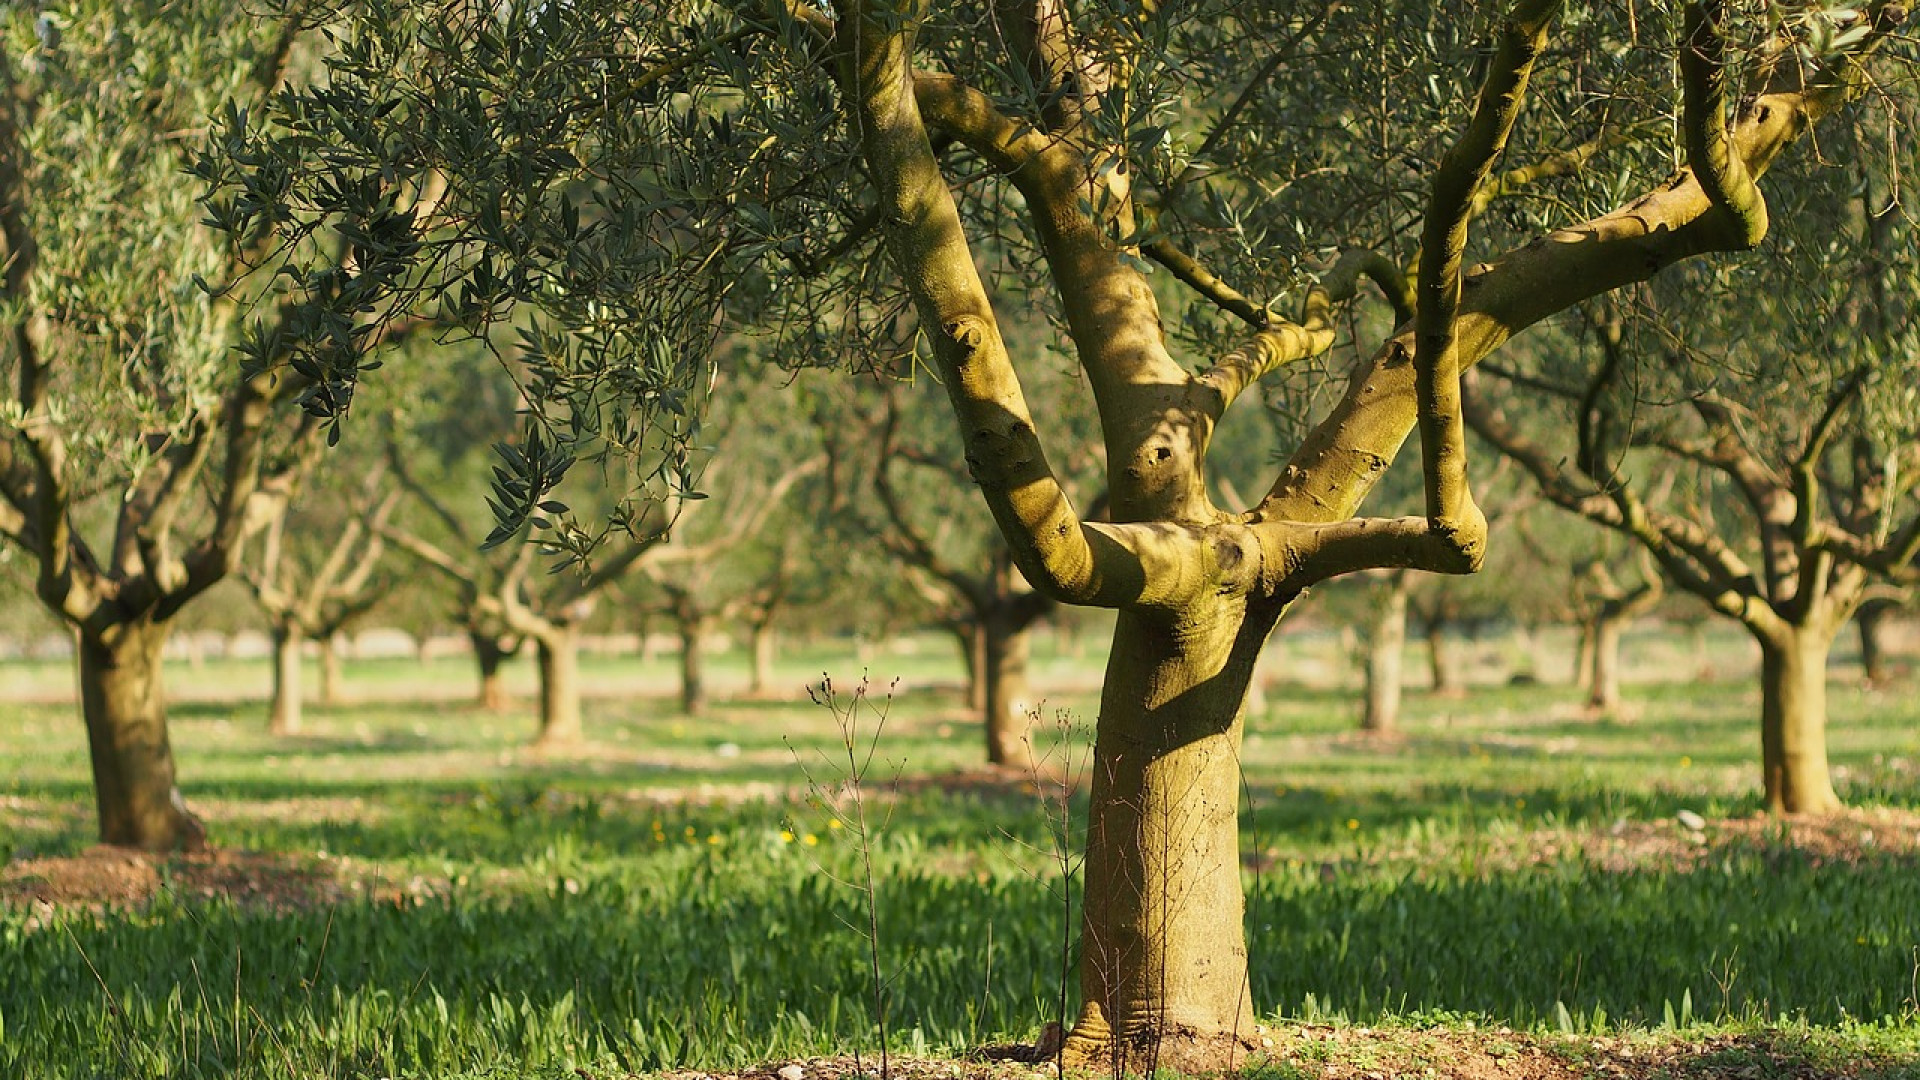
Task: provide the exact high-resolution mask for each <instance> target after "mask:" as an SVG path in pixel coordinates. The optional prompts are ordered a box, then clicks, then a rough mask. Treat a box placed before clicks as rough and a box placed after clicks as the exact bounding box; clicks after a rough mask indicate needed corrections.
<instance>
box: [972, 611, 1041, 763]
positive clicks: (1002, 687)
mask: <svg viewBox="0 0 1920 1080" xmlns="http://www.w3.org/2000/svg"><path fill="white" fill-rule="evenodd" d="M980 626H981V629H982V632H981V633H980V634H979V635H978V637H979V638H980V639H981V640H982V641H983V643H984V650H983V651H984V653H985V655H984V657H983V658H982V666H983V668H984V672H985V678H984V679H983V680H982V681H983V682H984V683H985V684H986V699H987V700H986V709H985V710H984V714H985V716H986V727H987V763H988V764H989V765H996V766H1025V765H1026V764H1027V763H1028V762H1029V761H1030V760H1031V758H1032V755H1031V752H1030V750H1029V748H1028V746H1027V724H1028V720H1029V719H1030V717H1029V716H1028V714H1027V708H1026V706H1027V659H1028V657H1029V655H1030V654H1031V652H1032V639H1031V637H1030V636H1029V634H1028V631H1027V628H1026V627H1024V626H1018V627H1016V626H1007V625H1004V624H1002V623H1000V622H997V621H995V620H991V619H989V620H985V621H983V622H982V623H981V624H980Z"/></svg>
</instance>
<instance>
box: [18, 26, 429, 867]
mask: <svg viewBox="0 0 1920 1080" xmlns="http://www.w3.org/2000/svg"><path fill="white" fill-rule="evenodd" d="M36 11H39V8H38V6H37V5H14V6H10V7H8V8H7V9H6V11H5V12H4V13H0V266H3V267H4V273H3V274H0V374H4V378H5V383H6V386H7V394H6V396H5V398H4V399H3V400H0V543H5V544H7V545H10V546H11V547H12V548H13V549H14V550H15V551H16V552H17V553H19V554H20V555H22V556H24V561H25V562H26V563H27V565H28V568H29V570H30V573H31V575H32V577H33V579H34V593H35V595H36V596H37V597H38V599H39V602H40V603H41V604H43V605H45V607H46V608H47V610H48V611H50V612H52V613H53V614H54V615H55V616H56V617H57V618H59V619H60V620H61V621H62V622H64V623H65V624H66V626H67V627H69V628H70V629H71V630H72V631H73V633H74V635H75V641H76V646H77V662H78V668H79V678H78V682H79V688H80V706H81V713H82V717H83V719H84V721H85V726H86V732H87V743H88V749H89V753H90V758H91V763H92V769H93V781H94V793H95V798H96V802H97V805H98V810H99V823H100V838H101V839H102V840H104V841H106V842H107V843H110V844H122V845H129V846H135V847H143V848H154V849H170V848H181V847H195V846H198V845H200V844H201V843H202V842H203V840H204V837H205V830H204V828H203V827H202V825H201V823H200V822H199V820H198V819H197V818H195V817H194V815H193V814H192V813H191V812H189V810H188V809H187V806H186V804H185V802H184V800H183V799H182V797H181V794H180V791H179V788H178V787H177V786H176V784H175V768H174V760H173V751H172V748H171V744H170V742H169V739H168V733H167V710H166V698H165V690H164V688H163V686H162V681H161V658H162V654H163V651H164V648H165V644H166V640H167V635H168V633H169V631H170V629H171V628H172V627H173V625H174V624H175V619H176V617H177V616H178V615H179V614H180V612H181V610H182V609H183V608H184V607H186V606H187V605H188V604H189V603H191V602H192V601H193V600H194V599H195V598H196V597H199V596H200V595H202V594H203V593H204V592H205V591H206V590H207V589H208V588H209V587H211V586H212V585H214V584H215V583H216V582H218V581H220V580H221V579H222V578H224V577H226V576H227V575H228V574H229V573H230V572H231V571H232V570H233V568H234V566H235V564H236V561H237V559H238V557H239V553H240V548H241V543H242V540H243V539H244V537H245V536H246V534H247V532H248V531H249V529H250V528H251V527H252V526H253V525H254V524H256V523H257V522H256V520H255V518H254V516H253V511H254V510H256V509H258V508H259V507H260V506H261V504H262V498H261V497H262V496H270V495H272V493H273V492H274V491H275V490H276V489H277V488H281V487H284V484H285V482H286V479H287V476H286V474H287V471H288V469H289V468H290V467H291V465H292V463H293V462H295V461H296V460H297V459H298V457H299V455H298V453H297V452H296V451H297V446H298V444H299V443H301V442H302V441H304V440H308V439H310V438H312V435H313V431H314V430H316V429H315V426H314V424H313V423H311V422H309V423H306V424H297V425H296V424H287V423H279V422H277V421H275V420H274V416H275V414H276V412H279V411H281V410H279V409H278V408H277V406H278V405H279V404H280V403H282V402H284V401H287V400H289V399H292V398H294V397H296V396H297V395H298V394H299V393H300V392H301V391H302V388H303V387H304V386H305V385H306V382H307V380H306V378H305V377H304V376H302V375H300V374H298V373H296V372H291V371H287V370H284V369H283V368H281V367H279V366H278V364H277V361H278V360H279V359H280V358H281V357H280V356H279V353H278V350H277V348H276V346H275V345H274V341H275V340H276V335H277V334H278V333H279V332H280V331H282V330H284V329H286V326H287V323H286V320H287V318H288V317H289V316H290V314H291V309H282V308H278V307H276V306H275V305H274V304H272V303H271V302H267V303H265V304H262V305H259V306H256V305H255V304H254V298H253V297H250V296H249V295H247V294H246V293H245V292H243V291H242V292H236V291H223V290H224V289H225V288H226V286H228V285H230V284H232V283H233V282H234V281H235V280H236V279H237V278H239V277H240V276H242V274H243V272H244V271H245V269H246V266H247V258H246V255H245V252H247V251H251V250H257V249H258V246H259V245H260V244H262V243H264V242H267V241H268V240H269V239H270V238H271V237H272V236H273V228H272V224H271V223H270V222H259V223H257V224H256V226H255V227H253V228H250V229H249V230H247V232H246V234H245V235H244V236H239V237H237V242H238V247H237V248H230V246H229V245H228V244H227V243H226V240H227V238H226V237H224V236H222V235H220V234H218V233H215V232H213V231H211V230H208V229H207V228H205V227H204V226H203V225H202V223H201V217H202V210H201V207H200V206H198V205H197V203H196V201H195V196H196V185H195V184H193V183H192V182H191V181H190V180H189V179H188V178H187V177H186V176H184V175H183V170H184V169H185V168H186V167H187V166H188V165H189V164H190V162H191V161H192V151H193V147H194V145H195V141H194V138H193V136H192V133H193V132H195V131H196V130H197V129H199V128H201V127H202V126H203V125H204V124H205V123H206V117H207V116H208V114H209V113H211V112H213V111H214V110H215V109H216V108H218V107H219V105H220V103H221V102H222V100H240V101H255V102H257V101H259V100H261V99H262V98H264V97H265V95H267V94H268V93H269V92H271V91H273V90H274V89H275V88H277V87H278V86H279V85H280V84H281V82H282V80H283V78H284V75H285V72H286V69H287V66H288V63H289V59H290V57H291V56H292V54H293V47H294V42H295V37H296V30H297V28H298V24H297V21H296V20H295V19H293V18H291V17H288V18H284V19H281V20H278V21H268V22H262V21H260V20H257V19H254V18H242V17H240V10H239V7H238V6H237V5H230V4H222V3H207V4H185V5H182V4H161V3H131V4H120V3H114V4H106V3H79V4H72V5H67V6H64V7H61V8H58V9H54V8H47V9H45V10H44V11H43V12H40V13H39V14H37V15H36ZM209 283H211V284H209ZM396 325H397V324H396ZM361 344H363V345H365V344H369V342H365V341H363V342H361ZM236 346H242V347H245V348H247V349H250V350H251V351H252V352H253V353H254V355H256V356H257V357H258V358H259V359H260V360H261V361H263V363H262V364H261V365H260V366H259V367H257V368H254V369H251V370H250V371H249V372H248V373H247V374H244V375H239V374H236V372H235V370H234V366H233V364H232V362H231V358H230V355H229V353H230V350H232V349H234V348H235V347H236ZM268 501H270V500H268Z"/></svg>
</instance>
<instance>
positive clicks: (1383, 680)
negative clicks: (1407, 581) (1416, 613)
mask: <svg viewBox="0 0 1920 1080" xmlns="http://www.w3.org/2000/svg"><path fill="white" fill-rule="evenodd" d="M1406 648H1407V590H1406V588H1405V587H1404V586H1402V585H1401V584H1399V583H1398V582H1396V583H1395V584H1393V585H1392V586H1391V587H1389V588H1388V589H1387V591H1386V595H1385V596H1383V597H1381V598H1380V602H1379V605H1378V606H1377V607H1376V608H1375V609H1374V611H1373V618H1372V619H1371V620H1370V621H1369V623H1368V625H1367V671H1366V674H1367V711H1366V712H1365V713H1363V714H1362V715H1361V717H1360V730H1362V731H1365V732H1370V733H1372V734H1376V735H1384V734H1386V733H1387V732H1390V731H1392V730H1394V729H1395V728H1396V727H1398V726H1399V724H1400V689H1401V677H1400V669H1401V661H1402V659H1403V658H1404V657H1405V655H1406Z"/></svg>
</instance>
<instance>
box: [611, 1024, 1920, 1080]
mask: <svg viewBox="0 0 1920 1080" xmlns="http://www.w3.org/2000/svg"><path fill="white" fill-rule="evenodd" d="M1263 1034H1264V1036H1265V1037H1264V1040H1263V1041H1264V1042H1266V1043H1267V1044H1269V1049H1268V1050H1267V1051H1266V1054H1267V1056H1266V1058H1265V1060H1264V1062H1257V1063H1256V1064H1255V1066H1254V1067H1253V1068H1252V1069H1250V1070H1249V1074H1250V1075H1253V1076H1260V1077H1268V1078H1272V1080H1282V1078H1286V1080H1295V1078H1297V1080H1389V1078H1394V1080H1399V1078H1419V1080H1426V1078H1431V1080H1763V1078H1764V1080H1894V1078H1896V1077H1901V1078H1911V1077H1913V1076H1915V1075H1916V1074H1920V1062H1915V1061H1909V1060H1904V1059H1903V1060H1893V1059H1890V1058H1860V1059H1855V1060H1848V1061H1836V1060H1834V1058H1833V1055H1832V1054H1831V1053H1828V1054H1821V1053H1816V1052H1814V1051H1812V1050H1811V1049H1809V1048H1808V1047H1807V1046H1805V1045H1803V1044H1801V1043H1800V1042H1798V1041H1797V1040H1795V1039H1793V1038H1791V1037H1789V1036H1784V1035H1779V1034H1768V1033H1762V1034H1753V1035H1721V1036H1714V1037H1711V1038H1692V1039H1689V1038H1681V1037H1674V1036H1664V1035H1651V1034H1649V1035H1635V1036H1609V1037H1576V1036H1540V1035H1529V1034H1525V1033H1522V1032H1515V1031H1511V1030H1509V1029H1506V1028H1492V1029H1485V1030H1461V1029H1458V1028H1432V1029H1428V1030H1408V1029H1400V1028H1387V1029H1370V1028H1364V1027H1335V1026H1330V1025H1322V1024H1287V1025H1281V1026H1278V1027H1275V1028H1272V1029H1268V1030H1266V1031H1264V1032H1263ZM887 1065H888V1075H889V1076H890V1077H892V1078H895V1080H1052V1078H1053V1077H1054V1076H1055V1075H1056V1074H1055V1071H1054V1068H1053V1066H1052V1065H1051V1064H1050V1063H1046V1064H1027V1063H1021V1062H1015V1061H1009V1060H1004V1059H1001V1060H994V1059H989V1057H988V1056H986V1055H982V1056H980V1057H976V1058H972V1059H966V1060H955V1059H939V1058H906V1057H895V1058H891V1059H890V1060H889V1061H888V1063H887ZM580 1075H581V1076H582V1077H583V1078H586V1080H615V1077H616V1076H619V1075H620V1074H612V1073H596V1072H587V1071H584V1070H583V1071H582V1072H581V1074H580ZM880 1075H881V1072H880V1062H879V1059H878V1058H875V1057H865V1058H857V1059H856V1058H853V1057H831V1058H802V1059H796V1060H793V1061H786V1062H777V1063H771V1064H767V1065H761V1066H758V1067H756V1068H753V1069H748V1070H745V1071H743V1072H732V1073H716V1072H698V1071H682V1072H673V1073H666V1074H662V1077H661V1080H855V1078H865V1077H878V1076H880ZM1069 1075H1093V1076H1097V1075H1100V1074H1098V1073H1093V1074H1069Z"/></svg>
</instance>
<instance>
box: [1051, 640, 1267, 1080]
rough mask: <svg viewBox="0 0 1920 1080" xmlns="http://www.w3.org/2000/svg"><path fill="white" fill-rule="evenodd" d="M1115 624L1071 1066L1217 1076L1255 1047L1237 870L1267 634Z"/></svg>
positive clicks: (1098, 749)
mask: <svg viewBox="0 0 1920 1080" xmlns="http://www.w3.org/2000/svg"><path fill="white" fill-rule="evenodd" d="M1167 618H1169V616H1166V615H1160V616H1157V617H1156V616H1149V615H1143V614H1140V613H1137V612H1133V611H1123V612H1121V614H1120V616H1119V619H1118V621H1117V623H1116V625H1115V629H1114V639H1113V652H1112V655H1111V656H1110V658H1109V660H1108V663H1107V676H1106V683H1105V686H1104V688H1103V689H1102V692H1101V699H1100V719H1099V724H1098V729H1097V736H1096V741H1095V746H1094V768H1093V801H1092V804H1091V805H1092V810H1091V813H1092V818H1091V821H1090V822H1089V825H1088V833H1087V861H1086V891H1085V897H1086V901H1085V907H1084V912H1083V922H1084V925H1083V935H1082V938H1081V952H1082V955H1081V963H1080V986H1081V994H1082V1001H1083V1004H1082V1007H1081V1013H1080V1017H1079V1020H1078V1022H1076V1023H1075V1024H1074V1027H1073V1031H1072V1034H1071V1036H1070V1037H1069V1038H1068V1041H1067V1046H1066V1054H1067V1059H1068V1061H1070V1062H1073V1063H1078V1064H1081V1065H1084V1066H1087V1067H1098V1068H1106V1067H1112V1068H1114V1070H1115V1075H1118V1074H1119V1072H1121V1071H1123V1070H1124V1071H1137V1072H1140V1073H1142V1074H1149V1073H1151V1072H1152V1070H1153V1069H1154V1068H1155V1067H1156V1066H1164V1067H1167V1068H1172V1069H1176V1070H1183V1069H1184V1070H1186V1071H1195V1072H1199V1071H1208V1070H1217V1069H1219V1068H1220V1067H1221V1065H1222V1063H1223V1062H1225V1063H1232V1062H1237V1061H1239V1060H1242V1059H1243V1058H1244V1057H1245V1055H1246V1054H1247V1052H1249V1051H1250V1050H1251V1049H1252V1048H1253V1046H1254V1043H1255V1040H1256V1036H1255V1026H1254V1018H1253V1007H1252V999H1251V997H1250V994H1249V990H1248V983H1247V949H1246V940H1245V932H1244V921H1245V920H1244V914H1245V911H1244V909H1245V903H1244V900H1243V898H1242V894H1241V885H1240V861H1239V818H1238V814H1237V812H1236V808H1237V805H1238V799H1239V796H1240V769H1239V751H1240V739H1241V732H1242V721H1241V703H1242V700H1243V699H1244V697H1245V695H1246V690H1247V686H1248V683H1249V682H1250V680H1251V679H1252V676H1253V668H1254V662H1255V660H1256V659H1257V658H1258V655H1259V650H1260V646H1261V643H1262V642H1263V641H1264V640H1265V637H1266V632H1267V631H1268V630H1271V629H1272V626H1271V621H1270V620H1266V623H1267V624H1266V625H1263V626H1255V625H1252V622H1251V621H1248V620H1244V619H1243V618H1242V616H1241V615H1240V614H1239V613H1237V612H1230V611H1216V612H1207V613H1203V614H1201V615H1200V616H1198V617H1195V618H1192V619H1190V620H1183V622H1182V625H1181V627H1180V632H1178V633H1176V632H1174V627H1172V626H1169V625H1167V624H1166V621H1165V620H1166V619H1167Z"/></svg>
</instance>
